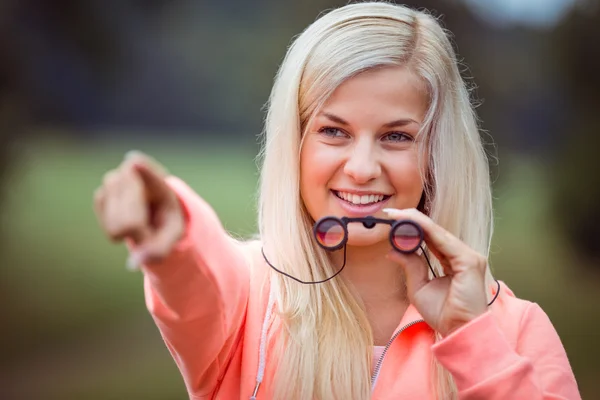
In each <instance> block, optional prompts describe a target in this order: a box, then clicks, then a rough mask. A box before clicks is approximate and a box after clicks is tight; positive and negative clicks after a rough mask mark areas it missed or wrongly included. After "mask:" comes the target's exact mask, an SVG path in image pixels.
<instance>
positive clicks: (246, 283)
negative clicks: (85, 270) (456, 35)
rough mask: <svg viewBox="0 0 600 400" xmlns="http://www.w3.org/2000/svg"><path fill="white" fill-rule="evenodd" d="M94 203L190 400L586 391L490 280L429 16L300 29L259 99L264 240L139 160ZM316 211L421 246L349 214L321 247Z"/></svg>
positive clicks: (482, 213) (479, 206)
mask: <svg viewBox="0 0 600 400" xmlns="http://www.w3.org/2000/svg"><path fill="white" fill-rule="evenodd" d="M95 201H96V212H97V215H98V217H99V221H100V224H101V226H102V227H103V229H104V230H105V232H106V233H107V235H108V236H109V237H111V238H112V239H114V240H123V239H126V240H128V242H129V244H130V249H131V254H132V260H133V262H134V264H141V265H142V266H141V268H142V270H143V272H144V275H145V291H146V301H147V305H148V308H149V310H150V312H151V314H152V315H153V317H154V319H155V321H156V324H157V325H158V328H159V329H160V332H161V334H162V336H163V338H164V339H165V342H166V344H167V346H168V348H169V350H170V351H171V354H172V355H173V357H174V359H175V361H176V363H177V365H178V367H179V368H180V371H181V373H182V375H183V377H184V380H185V383H186V386H187V389H188V392H189V395H190V398H192V399H208V398H210V399H214V398H219V399H234V398H243V399H248V398H252V399H253V398H263V399H271V398H274V399H313V398H315V399H368V398H372V399H397V398H410V399H433V398H437V399H456V398H460V399H530V400H533V399H550V398H552V399H578V398H579V393H578V389H577V384H576V382H575V379H574V376H573V373H572V371H571V368H570V366H569V362H568V359H567V356H566V354H565V351H564V348H563V346H562V344H561V342H560V339H559V337H558V335H557V334H556V331H555V330H554V328H553V326H552V324H551V322H550V321H549V319H548V317H547V316H546V314H545V313H544V312H543V311H542V310H541V309H540V307H539V306H537V305H536V304H534V303H530V302H527V301H524V300H520V299H517V298H516V297H515V296H514V294H513V293H512V292H511V291H510V289H509V288H507V287H506V286H505V285H504V284H502V283H498V282H497V281H495V280H494V278H493V277H492V275H491V272H490V270H489V267H488V263H487V258H488V254H489V244H490V238H491V231H492V201H491V191H490V181H489V172H488V166H487V160H486V156H485V153H484V150H483V147H482V143H481V141H480V137H479V134H478V130H477V126H476V118H475V115H474V112H473V109H472V107H471V105H470V102H469V94H468V92H467V90H466V87H465V84H464V82H463V81H462V79H461V77H460V74H459V70H458V68H457V63H456V58H455V55H454V52H453V49H452V46H451V44H450V42H449V40H448V38H447V37H446V35H445V33H444V31H443V29H442V28H441V27H440V26H439V24H438V23H437V21H436V20H435V19H434V18H432V17H431V16H429V15H427V14H425V13H423V12H417V11H413V10H411V9H408V8H405V7H402V6H397V5H391V4H386V3H362V4H352V5H348V6H345V7H342V8H339V9H337V10H334V11H331V12H330V13H328V14H326V15H324V16H322V17H321V18H320V19H318V20H317V21H315V22H314V23H313V24H312V25H311V26H309V27H308V28H307V29H306V30H305V31H304V32H303V33H302V34H301V35H300V36H299V37H298V38H297V39H296V40H295V42H294V43H293V45H292V46H291V47H290V49H289V51H288V53H287V56H286V58H285V60H284V62H283V64H282V65H281V68H280V70H279V73H278V75H277V79H276V81H275V84H274V87H273V90H272V94H271V98H270V102H269V109H268V115H267V120H266V128H265V136H264V147H263V159H262V168H261V186H260V207H259V226H260V240H258V241H254V242H248V243H241V242H237V241H234V240H233V239H231V238H230V237H229V236H228V235H227V234H226V232H225V231H224V230H223V228H222V227H221V225H220V222H219V220H218V218H217V217H216V216H215V214H214V212H213V211H212V209H211V208H210V206H209V205H207V204H206V203H205V202H204V201H203V200H202V199H201V198H200V197H199V196H198V195H196V194H195V193H194V192H193V191H192V190H191V189H189V188H188V187H187V186H186V185H185V184H184V183H183V182H181V181H180V180H178V179H176V178H174V177H167V176H166V174H165V173H164V172H163V170H162V168H161V167H160V166H158V165H157V164H156V163H155V162H154V161H152V160H151V159H150V158H149V157H147V156H145V155H143V154H140V153H133V154H130V155H129V156H128V157H127V158H126V159H125V161H124V162H123V163H122V164H121V166H119V167H118V168H117V169H116V170H114V171H112V172H110V173H108V174H107V176H106V177H105V179H104V183H103V185H102V186H101V188H100V189H99V190H98V191H97V193H96V200H95ZM327 216H335V217H339V218H341V217H350V218H364V217H367V216H374V217H376V218H379V219H382V220H383V219H392V220H394V221H395V220H409V221H412V222H414V223H416V224H417V225H418V226H420V227H421V228H422V230H423V232H424V238H425V245H424V246H423V247H422V250H424V252H423V251H422V250H418V251H416V252H409V253H402V252H399V251H396V250H395V249H394V247H393V246H392V244H391V242H390V239H389V232H390V227H389V226H388V225H386V224H376V225H375V226H367V225H368V224H361V223H348V224H347V230H348V235H347V243H346V244H345V246H344V248H343V250H340V251H327V250H325V249H323V248H322V247H321V246H319V244H318V241H317V240H315V237H314V236H313V225H314V224H315V221H318V220H320V219H321V218H323V217H327ZM428 260H430V261H431V274H430V273H429V269H428V265H427V263H428V262H429V261H428Z"/></svg>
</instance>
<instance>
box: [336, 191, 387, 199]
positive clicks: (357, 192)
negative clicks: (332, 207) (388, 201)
mask: <svg viewBox="0 0 600 400" xmlns="http://www.w3.org/2000/svg"><path fill="white" fill-rule="evenodd" d="M331 190H332V191H334V192H346V193H352V194H356V195H358V196H363V195H367V194H374V195H382V196H391V195H390V194H389V193H383V192H377V191H373V190H356V189H331ZM334 196H335V195H334ZM336 197H337V196H336Z"/></svg>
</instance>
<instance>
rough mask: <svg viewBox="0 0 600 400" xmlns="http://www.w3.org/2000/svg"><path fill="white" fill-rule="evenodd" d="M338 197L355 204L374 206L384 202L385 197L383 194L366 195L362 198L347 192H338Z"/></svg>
mask: <svg viewBox="0 0 600 400" xmlns="http://www.w3.org/2000/svg"><path fill="white" fill-rule="evenodd" d="M336 193H337V195H338V197H340V198H342V199H344V200H346V201H347V202H350V203H353V204H373V203H378V202H380V201H382V200H383V199H384V198H385V196H384V195H382V194H365V195H362V196H359V195H356V194H352V193H347V192H336Z"/></svg>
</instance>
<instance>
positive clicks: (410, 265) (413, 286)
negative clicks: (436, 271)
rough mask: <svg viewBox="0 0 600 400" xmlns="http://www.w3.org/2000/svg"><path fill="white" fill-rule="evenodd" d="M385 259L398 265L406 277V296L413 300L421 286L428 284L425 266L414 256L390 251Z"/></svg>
mask: <svg viewBox="0 0 600 400" xmlns="http://www.w3.org/2000/svg"><path fill="white" fill-rule="evenodd" d="M387 257H388V258H389V259H390V260H392V261H394V262H396V263H398V264H399V265H400V266H401V267H402V268H403V269H404V274H405V275H406V289H407V290H408V295H409V297H410V298H413V296H414V294H415V293H417V292H418V291H419V290H420V289H421V288H422V287H423V286H425V285H427V283H428V282H429V272H428V269H427V266H426V265H425V263H424V262H423V260H421V258H420V257H419V256H418V255H416V254H402V253H400V252H398V251H395V250H391V251H390V252H389V253H388V255H387Z"/></svg>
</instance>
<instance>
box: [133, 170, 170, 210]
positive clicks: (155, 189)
mask: <svg viewBox="0 0 600 400" xmlns="http://www.w3.org/2000/svg"><path fill="white" fill-rule="evenodd" d="M133 169H134V171H135V172H136V173H137V174H138V176H139V177H140V178H141V179H142V182H143V183H144V187H145V190H146V194H147V195H148V197H149V199H150V200H151V201H161V200H167V199H171V198H172V197H173V196H172V194H173V193H172V191H171V188H170V187H169V186H168V185H167V183H166V182H165V175H163V172H162V171H161V170H160V169H155V168H154V167H152V166H150V165H148V164H146V163H137V162H136V163H134V164H133Z"/></svg>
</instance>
